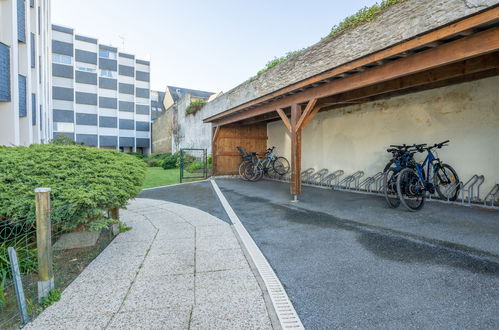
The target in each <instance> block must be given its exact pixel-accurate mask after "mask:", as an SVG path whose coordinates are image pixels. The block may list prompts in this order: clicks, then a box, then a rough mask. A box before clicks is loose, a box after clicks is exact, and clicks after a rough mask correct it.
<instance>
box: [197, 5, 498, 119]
mask: <svg viewBox="0 0 499 330" xmlns="http://www.w3.org/2000/svg"><path fill="white" fill-rule="evenodd" d="M449 2H451V3H453V4H454V7H455V8H454V7H453V10H449V11H446V12H445V15H444V16H445V17H444V18H442V19H438V20H437V19H435V18H436V16H435V15H423V14H425V13H430V12H434V11H435V10H436V9H439V6H440V5H441V4H440V3H439V2H434V1H429V0H428V1H426V0H425V1H419V0H409V1H404V2H401V3H398V4H397V5H396V6H393V7H391V8H390V9H389V10H387V11H386V12H385V13H383V14H381V15H380V16H379V17H377V18H376V19H375V20H373V21H371V22H369V23H366V24H364V25H362V26H358V27H356V28H353V29H351V30H348V31H345V32H344V33H341V34H339V35H337V36H334V37H331V38H325V39H323V40H322V41H320V42H318V43H317V44H315V45H313V46H311V47H309V48H307V49H306V50H305V51H303V52H301V53H300V54H298V55H296V56H293V57H292V58H290V59H288V60H286V61H285V62H283V63H280V64H278V65H277V66H275V67H273V68H272V69H270V70H268V71H267V72H265V73H263V74H261V75H259V76H257V77H254V78H253V79H250V80H248V81H246V82H245V83H243V84H241V85H239V86H237V87H235V88H233V89H232V90H230V91H229V92H227V93H226V94H224V95H223V96H222V97H220V98H219V99H217V100H218V102H217V104H216V105H215V104H213V107H215V106H218V108H217V109H210V110H212V111H208V113H209V114H210V115H211V116H208V117H207V118H205V119H204V122H213V121H216V120H219V119H220V118H221V117H224V116H226V115H230V114H233V113H236V112H239V111H245V110H249V109H252V108H255V107H256V106H259V105H262V104H268V103H270V102H273V101H276V100H278V99H281V98H283V97H287V96H291V95H295V94H301V93H303V92H304V91H305V90H306V89H311V88H315V87H318V86H320V85H323V84H327V83H329V82H331V81H332V80H336V79H340V78H344V77H346V76H351V75H353V74H355V73H358V72H361V71H363V70H366V69H369V68H373V67H375V66H378V65H381V64H382V62H383V61H393V60H395V59H397V58H403V57H404V56H407V54H404V52H403V51H400V50H401V49H402V48H404V47H405V46H406V45H407V46H409V44H414V45H415V46H414V47H411V49H407V50H409V51H411V52H414V51H423V50H425V49H429V48H431V47H434V45H432V44H431V43H429V42H428V43H426V44H423V43H422V42H420V43H421V44H420V45H416V44H417V43H418V42H419V41H423V40H421V37H422V36H423V35H428V34H431V33H432V32H433V31H436V30H439V29H441V28H442V27H444V26H446V27H448V28H447V30H449V31H450V32H449V33H448V34H449V35H448V36H447V37H449V38H453V37H454V35H456V34H459V33H461V32H463V33H466V32H467V31H466V30H467V29H469V28H470V27H471V28H473V27H474V25H477V24H472V23H473V22H472V21H473V20H474V18H471V17H472V16H473V14H475V15H477V17H478V16H480V14H476V12H479V13H483V14H484V15H483V16H484V19H483V21H487V22H489V21H493V20H494V19H497V8H498V7H497V4H496V5H495V6H494V5H492V6H491V7H489V6H490V4H491V3H493V2H492V1H488V0H481V2H483V7H484V8H485V9H483V10H482V11H481V10H480V9H482V8H480V9H477V8H474V9H470V8H468V7H466V6H463V5H462V4H461V3H460V2H459V1H456V0H449ZM423 4H424V5H423ZM409 12H411V13H412V12H417V13H419V14H421V15H413V16H409V17H407V18H406V17H405V16H404V15H402V14H404V13H409ZM400 17H404V19H403V20H402V19H401V18H400ZM421 17H424V19H423V18H421ZM465 18H470V20H469V21H470V23H469V25H470V26H469V27H463V29H462V31H460V30H459V31H458V29H457V28H455V27H454V24H455V23H456V22H457V21H460V20H464V19H465ZM475 23H476V22H475ZM386 26H392V27H395V26H396V27H397V29H396V33H394V31H395V30H394V29H386ZM453 30H455V31H453ZM374 36H376V37H374ZM442 37H443V36H440V37H437V33H435V38H434V39H435V41H438V42H440V41H439V39H441V38H442ZM447 41H448V40H445V41H444V42H447ZM416 48H418V49H416ZM397 50H399V51H398V52H397ZM392 53H393V54H392ZM361 62H362V63H361ZM210 112H211V113H210Z"/></svg>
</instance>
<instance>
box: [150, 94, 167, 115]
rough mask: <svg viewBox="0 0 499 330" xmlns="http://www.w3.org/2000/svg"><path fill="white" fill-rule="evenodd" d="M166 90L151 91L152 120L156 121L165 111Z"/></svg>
mask: <svg viewBox="0 0 499 330" xmlns="http://www.w3.org/2000/svg"><path fill="white" fill-rule="evenodd" d="M164 99H165V92H160V91H151V121H155V120H156V119H157V118H158V117H159V116H161V114H162V113H163V112H164V111H165V106H164V104H163V101H164Z"/></svg>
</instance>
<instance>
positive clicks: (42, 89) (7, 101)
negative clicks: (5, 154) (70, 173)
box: [0, 0, 51, 146]
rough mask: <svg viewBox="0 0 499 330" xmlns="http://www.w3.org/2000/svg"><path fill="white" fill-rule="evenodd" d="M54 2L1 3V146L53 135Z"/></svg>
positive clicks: (16, 0)
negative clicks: (51, 123) (51, 86)
mask: <svg viewBox="0 0 499 330" xmlns="http://www.w3.org/2000/svg"><path fill="white" fill-rule="evenodd" d="M50 32H51V31H50V1H49V0H2V1H0V145H6V146H17V145H30V144H32V143H43V142H47V141H48V140H49V139H50V117H49V116H48V115H47V113H48V109H49V108H50V100H51V90H50V78H51V74H50V69H51V68H50V58H49V54H50Z"/></svg>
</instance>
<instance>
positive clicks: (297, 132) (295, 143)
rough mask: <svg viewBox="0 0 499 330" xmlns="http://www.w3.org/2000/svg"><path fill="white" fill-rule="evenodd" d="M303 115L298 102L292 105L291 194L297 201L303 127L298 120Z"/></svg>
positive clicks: (299, 185)
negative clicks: (300, 126)
mask: <svg viewBox="0 0 499 330" xmlns="http://www.w3.org/2000/svg"><path fill="white" fill-rule="evenodd" d="M300 116H301V107H300V105H298V104H296V103H295V104H293V105H292V106H291V194H292V195H293V198H294V200H295V201H296V200H297V198H298V195H299V194H301V129H300V128H299V127H298V121H299V120H300Z"/></svg>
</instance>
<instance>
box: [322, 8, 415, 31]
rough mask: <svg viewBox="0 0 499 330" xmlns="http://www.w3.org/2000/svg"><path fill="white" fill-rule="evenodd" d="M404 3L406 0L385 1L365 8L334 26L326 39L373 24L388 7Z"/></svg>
mask: <svg viewBox="0 0 499 330" xmlns="http://www.w3.org/2000/svg"><path fill="white" fill-rule="evenodd" d="M404 1H405V0H383V1H381V3H380V4H378V3H375V4H374V5H372V6H371V7H364V8H362V9H360V10H359V11H357V12H356V13H355V14H353V15H351V16H348V17H346V18H345V19H343V21H341V22H340V23H338V25H335V26H333V28H332V29H331V32H329V34H328V36H327V37H326V38H329V37H333V36H335V35H338V34H340V33H341V32H344V31H346V30H349V29H352V28H354V27H357V26H359V25H362V24H365V23H367V22H371V21H372V20H374V19H375V18H376V17H378V16H379V15H380V14H381V13H382V12H383V11H384V10H385V9H387V8H388V7H390V6H393V5H394V4H396V3H400V2H404Z"/></svg>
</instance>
